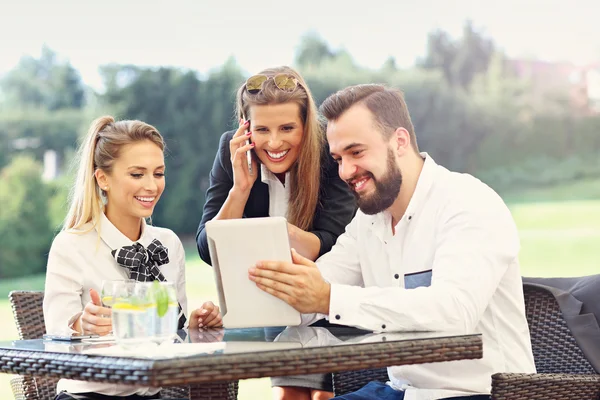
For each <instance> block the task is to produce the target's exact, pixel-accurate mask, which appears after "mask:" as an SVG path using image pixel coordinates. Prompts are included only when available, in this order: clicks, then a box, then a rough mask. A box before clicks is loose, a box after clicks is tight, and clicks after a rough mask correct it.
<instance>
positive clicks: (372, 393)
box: [332, 382, 491, 400]
mask: <svg viewBox="0 0 600 400" xmlns="http://www.w3.org/2000/svg"><path fill="white" fill-rule="evenodd" d="M490 398H491V397H490V396H488V395H483V394H478V395H475V396H464V397H452V398H450V399H447V400H467V399H468V400H490ZM372 399H383V400H404V392H403V391H401V390H395V389H392V388H391V387H390V386H388V385H386V384H385V383H381V382H369V383H368V384H367V385H366V386H363V387H362V388H361V389H359V390H357V391H356V392H352V393H346V394H343V395H341V396H336V397H334V398H333V399H332V400H372ZM440 400H444V399H440Z"/></svg>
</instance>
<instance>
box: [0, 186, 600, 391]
mask: <svg viewBox="0 0 600 400" xmlns="http://www.w3.org/2000/svg"><path fill="white" fill-rule="evenodd" d="M596 183H598V186H597V187H600V182H596ZM584 188H585V186H581V185H580V184H577V185H573V187H572V188H562V190H558V189H556V188H549V189H536V190H534V191H531V192H527V193H522V194H521V195H519V196H505V198H507V201H508V202H509V206H510V208H511V211H512V213H513V216H514V218H515V221H516V222H517V226H518V227H519V232H520V235H521V254H520V260H521V269H522V274H523V275H524V276H545V277H550V276H581V275H590V274H596V273H598V272H599V269H600V268H599V266H600V262H599V261H598V260H600V201H592V200H589V201H587V200H586V201H570V200H565V199H571V198H572V196H574V195H577V194H578V193H579V191H581V190H584ZM570 196H571V197H570ZM598 197H600V195H599V196H598ZM579 198H582V197H579ZM541 199H548V201H541ZM187 249H188V250H187V261H188V263H187V269H186V274H187V285H186V288H187V294H188V298H189V304H190V307H197V306H199V305H200V304H202V302H204V301H207V300H211V301H213V302H215V303H216V302H217V294H216V290H215V284H214V279H213V275H212V269H211V268H210V267H208V266H206V265H205V264H203V263H202V262H201V261H200V259H199V258H198V256H197V253H196V251H195V248H194V247H193V245H192V246H189V247H188V248H187ZM43 287H44V277H43V276H35V277H31V278H27V279H18V280H7V281H2V282H0V299H6V298H7V295H8V292H9V291H10V290H15V289H25V290H26V289H28V290H41V289H43ZM0 320H2V321H5V322H4V323H3V327H4V329H2V330H0V340H11V339H15V338H16V337H17V333H16V330H15V327H14V324H13V323H12V322H8V321H12V314H11V310H10V306H9V304H8V300H0ZM9 378H10V377H9V376H8V375H5V374H0V399H10V398H12V393H11V392H10V387H9V384H8V382H9ZM270 397H271V394H270V382H269V379H268V378H267V379H252V380H246V381H242V382H241V383H240V393H239V399H240V400H251V399H252V400H253V399H259V398H260V399H264V398H270Z"/></svg>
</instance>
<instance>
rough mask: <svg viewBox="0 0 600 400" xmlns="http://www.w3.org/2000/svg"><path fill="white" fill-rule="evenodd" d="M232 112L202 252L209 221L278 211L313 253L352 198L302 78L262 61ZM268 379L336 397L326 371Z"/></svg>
mask: <svg viewBox="0 0 600 400" xmlns="http://www.w3.org/2000/svg"><path fill="white" fill-rule="evenodd" d="M236 114H237V117H238V119H239V122H240V123H239V127H238V129H237V130H234V131H229V132H225V133H224V134H223V135H222V136H221V140H220V142H219V149H218V152H217V154H216V157H215V160H214V164H213V167H212V170H211V172H210V187H209V188H208V190H207V192H206V202H205V204H204V212H203V215H202V221H201V222H200V226H199V228H198V233H197V236H196V240H197V242H198V251H199V253H200V257H201V258H202V259H203V260H204V261H205V262H206V263H208V264H211V260H210V254H209V250H208V243H207V239H206V231H205V224H206V222H208V221H211V220H213V219H217V220H219V219H234V218H253V217H275V216H283V217H286V218H287V221H288V234H289V239H290V246H291V247H292V248H294V249H296V251H298V252H299V253H300V254H301V255H303V256H304V257H306V258H309V259H310V260H313V261H314V260H316V259H317V258H318V257H319V256H321V255H322V254H324V253H326V252H328V251H329V250H331V247H332V246H333V244H334V243H335V241H336V240H337V237H338V236H339V235H340V234H342V233H343V232H344V229H345V227H346V225H347V224H348V223H349V222H350V221H351V219H352V218H353V216H354V213H355V212H356V202H355V199H354V196H353V195H352V194H351V192H350V190H349V188H348V186H347V184H346V183H345V182H343V181H342V180H341V179H340V178H339V175H338V167H337V164H336V163H335V162H334V161H333V159H332V158H331V156H330V154H329V149H328V146H327V142H326V140H325V137H324V132H323V128H322V126H321V123H320V122H319V118H318V112H317V107H316V105H315V102H314V100H313V98H312V95H311V93H310V90H309V88H308V86H307V85H306V82H305V81H304V79H303V78H302V77H301V76H300V74H298V73H297V72H296V71H295V70H294V69H292V68H289V67H285V66H284V67H278V68H270V69H266V70H264V71H262V72H261V73H259V74H258V75H254V76H252V77H250V78H248V80H247V81H246V82H245V83H244V84H243V85H242V86H241V87H240V88H239V89H238V91H237V96H236ZM249 150H251V154H252V156H251V159H250V160H248V158H247V152H248V151H249ZM272 381H273V386H274V394H275V397H276V398H281V399H284V398H288V399H302V398H305V399H328V398H331V397H333V393H332V391H333V390H332V385H331V375H330V374H327V375H309V376H298V377H288V378H274V379H273V380H272Z"/></svg>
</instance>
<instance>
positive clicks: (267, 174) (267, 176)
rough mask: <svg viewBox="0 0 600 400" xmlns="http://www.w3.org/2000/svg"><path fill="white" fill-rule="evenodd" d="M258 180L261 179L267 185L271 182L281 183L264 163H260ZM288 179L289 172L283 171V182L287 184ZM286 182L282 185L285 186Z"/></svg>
mask: <svg viewBox="0 0 600 400" xmlns="http://www.w3.org/2000/svg"><path fill="white" fill-rule="evenodd" d="M260 180H261V181H262V183H266V184H267V185H268V184H270V183H273V182H280V183H281V181H280V180H279V178H277V177H276V176H275V174H274V173H272V172H271V171H269V169H268V168H267V167H265V164H260ZM289 181H290V172H289V171H288V172H286V173H285V183H286V184H287V183H288V182H289ZM286 184H284V185H283V186H286Z"/></svg>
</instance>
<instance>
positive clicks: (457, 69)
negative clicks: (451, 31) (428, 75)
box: [417, 21, 495, 91]
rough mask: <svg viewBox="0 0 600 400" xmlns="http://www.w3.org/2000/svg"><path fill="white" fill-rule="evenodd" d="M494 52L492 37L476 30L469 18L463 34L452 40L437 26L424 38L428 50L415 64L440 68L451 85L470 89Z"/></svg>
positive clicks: (428, 67)
mask: <svg viewBox="0 0 600 400" xmlns="http://www.w3.org/2000/svg"><path fill="white" fill-rule="evenodd" d="M494 52H495V47H494V43H493V42H492V40H491V39H488V38H486V37H484V36H483V34H482V33H480V32H478V31H477V30H476V29H475V27H474V26H473V23H472V22H471V21H467V22H465V25H464V28H463V34H462V37H461V38H459V39H458V40H452V38H451V37H450V35H448V33H447V32H444V31H442V30H436V31H433V32H431V33H430V34H429V35H428V38H427V51H426V54H425V57H424V58H423V59H422V60H418V61H417V65H418V66H420V67H421V68H424V69H434V70H436V69H437V70H440V71H442V72H443V75H444V78H445V79H446V81H447V82H448V83H449V84H450V86H452V87H457V88H462V89H464V90H467V91H468V90H469V87H470V85H471V82H472V81H473V79H475V77H476V76H477V75H478V74H481V73H484V72H485V71H486V70H487V68H488V65H489V62H490V60H491V58H492V55H493V54H494Z"/></svg>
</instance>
